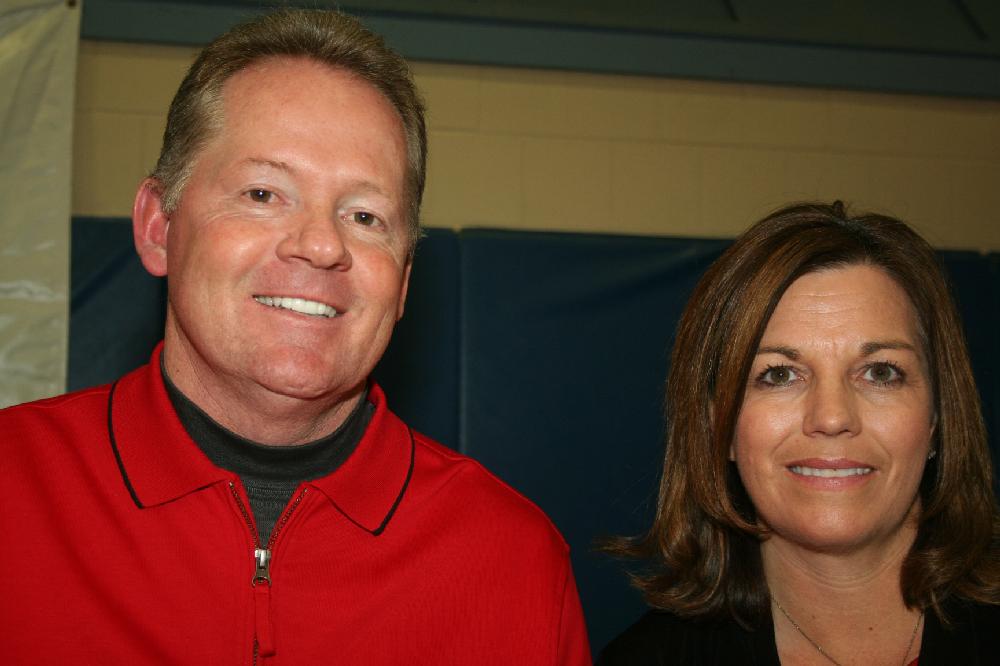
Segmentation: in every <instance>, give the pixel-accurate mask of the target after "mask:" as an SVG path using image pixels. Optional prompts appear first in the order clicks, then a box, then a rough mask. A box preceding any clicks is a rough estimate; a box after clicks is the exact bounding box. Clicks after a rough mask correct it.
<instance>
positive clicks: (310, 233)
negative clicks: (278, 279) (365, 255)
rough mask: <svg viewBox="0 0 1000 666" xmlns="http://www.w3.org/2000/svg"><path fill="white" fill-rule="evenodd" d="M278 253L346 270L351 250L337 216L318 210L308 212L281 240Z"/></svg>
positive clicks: (290, 258) (289, 258) (312, 263)
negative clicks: (318, 211)
mask: <svg viewBox="0 0 1000 666" xmlns="http://www.w3.org/2000/svg"><path fill="white" fill-rule="evenodd" d="M277 252H278V257H279V258H281V259H282V260H284V261H295V260H299V261H305V262H307V263H308V264H309V265H310V266H312V267H313V268H322V269H328V268H334V269H340V270H346V269H348V268H350V267H351V252H350V249H349V248H348V246H347V243H346V239H345V237H344V230H343V229H342V228H341V226H340V222H339V221H338V220H337V218H336V217H333V216H330V215H323V214H321V213H317V212H314V211H310V212H304V213H303V214H302V215H301V216H300V218H299V219H297V220H296V221H295V225H294V227H293V228H292V229H290V230H289V232H288V233H287V235H286V236H285V237H284V238H283V239H282V240H281V242H280V243H278V249H277Z"/></svg>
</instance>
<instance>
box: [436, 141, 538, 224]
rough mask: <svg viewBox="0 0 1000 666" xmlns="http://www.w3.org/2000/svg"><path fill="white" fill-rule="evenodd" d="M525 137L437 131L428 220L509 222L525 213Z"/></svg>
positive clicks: (447, 222)
mask: <svg viewBox="0 0 1000 666" xmlns="http://www.w3.org/2000/svg"><path fill="white" fill-rule="evenodd" d="M521 202H522V192H521V139H520V138H518V137H508V136H493V135H487V134H476V133H471V132H432V133H431V136H430V158H429V168H428V178H427V191H426V194H425V195H424V210H425V218H426V219H428V220H434V221H435V223H439V224H446V225H449V226H450V225H459V226H462V225H465V226H474V225H489V226H504V225H505V224H508V223H510V221H511V220H517V219H519V218H520V217H521V210H522V208H521Z"/></svg>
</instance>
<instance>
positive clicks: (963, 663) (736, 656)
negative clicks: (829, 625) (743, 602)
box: [597, 601, 1000, 666]
mask: <svg viewBox="0 0 1000 666" xmlns="http://www.w3.org/2000/svg"><path fill="white" fill-rule="evenodd" d="M945 611H946V613H947V614H948V617H949V618H950V619H951V621H952V624H951V626H950V627H949V628H947V629H946V628H945V627H943V626H942V625H941V623H940V622H939V621H938V619H937V616H936V615H935V614H934V613H933V612H929V613H927V616H926V618H925V620H924V632H923V638H922V641H921V647H920V657H919V662H918V664H919V666H959V665H960V666H997V665H998V664H1000V606H985V605H979V604H968V603H964V602H958V601H956V602H952V603H949V604H946V605H945ZM667 664H669V665H687V664H692V665H697V666H716V665H718V666H724V665H725V666H731V665H737V666H780V664H781V662H780V661H779V660H778V648H777V646H776V645H775V643H774V625H773V623H772V622H771V620H770V619H769V620H768V621H767V622H766V623H764V624H762V625H761V626H760V627H759V628H758V629H757V630H755V631H747V630H745V629H743V628H742V627H740V626H739V625H738V624H736V622H734V621H732V620H727V621H718V622H710V621H703V620H701V621H699V620H690V619H682V618H679V617H677V616H676V615H672V614H670V613H666V612H661V611H650V612H648V613H646V614H645V615H644V616H643V617H642V618H640V619H639V621H638V622H636V623H635V624H633V625H632V626H631V627H629V628H628V629H626V630H625V632H624V633H622V634H621V635H620V636H618V638H616V639H614V640H613V641H611V643H609V644H608V645H607V646H606V647H605V648H604V650H602V651H601V655H600V656H599V657H598V659H597V666H619V665H621V666H626V665H627V666H654V665H655V666H665V665H667Z"/></svg>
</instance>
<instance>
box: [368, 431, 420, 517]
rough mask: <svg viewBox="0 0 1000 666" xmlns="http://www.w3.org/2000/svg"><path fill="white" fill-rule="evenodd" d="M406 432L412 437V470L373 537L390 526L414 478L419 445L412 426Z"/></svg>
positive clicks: (407, 472)
mask: <svg viewBox="0 0 1000 666" xmlns="http://www.w3.org/2000/svg"><path fill="white" fill-rule="evenodd" d="M406 432H407V433H409V435H410V468H409V469H408V470H406V479H405V480H404V481H403V487H402V488H400V489H399V495H397V496H396V501H395V502H393V503H392V506H391V507H390V508H389V513H387V514H386V515H385V520H383V521H382V524H381V525H379V526H378V527H376V528H375V529H374V530H373V531H372V535H373V536H379V535H380V534H382V532H383V531H384V530H385V528H386V525H388V524H389V520H390V519H392V516H393V515H394V514H395V513H396V509H397V508H398V507H399V504H400V502H402V501H403V495H405V494H406V489H407V488H409V487H410V478H411V477H412V476H413V460H414V458H415V457H416V449H417V443H416V442H414V441H413V429H412V428H410V426H406Z"/></svg>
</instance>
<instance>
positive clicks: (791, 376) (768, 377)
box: [757, 365, 799, 386]
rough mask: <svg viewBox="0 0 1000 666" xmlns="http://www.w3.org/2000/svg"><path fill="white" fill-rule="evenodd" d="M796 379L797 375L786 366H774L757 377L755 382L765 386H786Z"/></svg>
mask: <svg viewBox="0 0 1000 666" xmlns="http://www.w3.org/2000/svg"><path fill="white" fill-rule="evenodd" d="M798 378H799V376H798V374H796V372H795V371H794V370H792V369H791V368H789V367H788V366H787V365H775V366H771V367H769V368H767V369H766V370H764V372H762V373H760V374H759V375H757V382H758V383H760V384H766V385H767V386H787V385H788V384H791V383H792V382H793V381H795V380H796V379H798Z"/></svg>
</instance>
